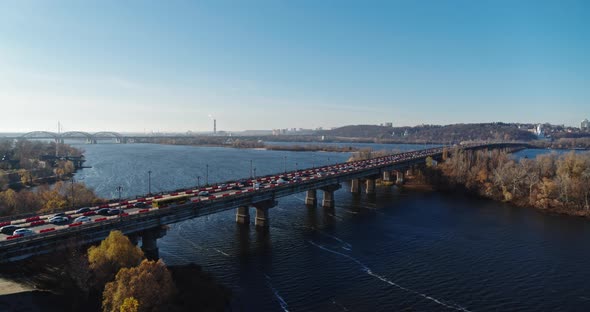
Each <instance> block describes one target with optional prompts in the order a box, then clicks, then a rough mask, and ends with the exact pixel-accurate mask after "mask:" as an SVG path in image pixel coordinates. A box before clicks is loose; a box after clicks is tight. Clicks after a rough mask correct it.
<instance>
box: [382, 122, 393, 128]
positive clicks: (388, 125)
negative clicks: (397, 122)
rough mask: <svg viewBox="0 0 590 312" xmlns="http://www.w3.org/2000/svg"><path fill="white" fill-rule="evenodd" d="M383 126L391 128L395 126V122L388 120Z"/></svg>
mask: <svg viewBox="0 0 590 312" xmlns="http://www.w3.org/2000/svg"><path fill="white" fill-rule="evenodd" d="M383 126H385V127H390V128H391V127H393V122H386V123H384V124H383Z"/></svg>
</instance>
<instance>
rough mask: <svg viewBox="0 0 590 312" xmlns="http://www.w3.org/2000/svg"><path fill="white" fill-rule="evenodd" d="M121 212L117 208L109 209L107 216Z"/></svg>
mask: <svg viewBox="0 0 590 312" xmlns="http://www.w3.org/2000/svg"><path fill="white" fill-rule="evenodd" d="M121 212H122V210H121V209H119V208H113V209H109V211H108V213H109V215H111V216H114V215H118V214H120V213H121Z"/></svg>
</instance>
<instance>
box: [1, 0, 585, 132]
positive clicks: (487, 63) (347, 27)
mask: <svg viewBox="0 0 590 312" xmlns="http://www.w3.org/2000/svg"><path fill="white" fill-rule="evenodd" d="M588 38H590V2H588V1H574V0H566V1H530V0H525V1H507V0H506V1H493V2H484V1H467V0H453V1H376V2H370V3H367V2H363V1H351V2H340V1H339V2H328V1H325V2H324V1H322V2H318V1H292V2H279V1H248V2H246V1H244V2H238V1H198V2H197V1H187V2H184V1H166V2H145V1H126V2H119V1H100V2H89V1H83V2H73V1H51V2H49V1H37V0H27V1H12V2H9V1H4V2H2V3H0V107H1V108H2V111H1V115H0V116H2V118H0V132H26V131H30V130H47V131H56V130H57V121H58V120H59V121H61V122H62V123H63V125H64V130H82V131H89V132H92V131H101V130H113V131H120V132H149V131H159V132H186V131H195V132H202V131H211V130H212V129H213V121H212V119H217V129H218V130H225V131H242V130H271V129H282V128H306V129H315V128H318V127H323V128H331V127H338V126H345V125H352V124H355V125H356V124H381V123H385V122H392V125H393V126H415V125H419V124H441V125H444V124H454V123H480V122H498V121H501V122H520V123H544V122H549V123H552V124H565V125H566V126H573V127H579V126H580V123H581V121H582V120H583V119H584V118H590V88H589V87H588V86H589V85H590V57H588V55H590V40H588Z"/></svg>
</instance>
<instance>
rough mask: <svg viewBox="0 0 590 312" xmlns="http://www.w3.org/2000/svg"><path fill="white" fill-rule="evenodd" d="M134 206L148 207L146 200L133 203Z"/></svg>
mask: <svg viewBox="0 0 590 312" xmlns="http://www.w3.org/2000/svg"><path fill="white" fill-rule="evenodd" d="M133 207H135V208H145V207H147V204H146V203H144V202H137V203H135V204H133Z"/></svg>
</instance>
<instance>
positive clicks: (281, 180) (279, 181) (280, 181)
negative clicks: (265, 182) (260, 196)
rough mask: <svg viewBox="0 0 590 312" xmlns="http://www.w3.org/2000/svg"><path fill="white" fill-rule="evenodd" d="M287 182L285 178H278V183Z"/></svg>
mask: <svg viewBox="0 0 590 312" xmlns="http://www.w3.org/2000/svg"><path fill="white" fill-rule="evenodd" d="M285 183H287V181H285V180H283V179H282V178H281V179H278V180H277V184H285Z"/></svg>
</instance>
